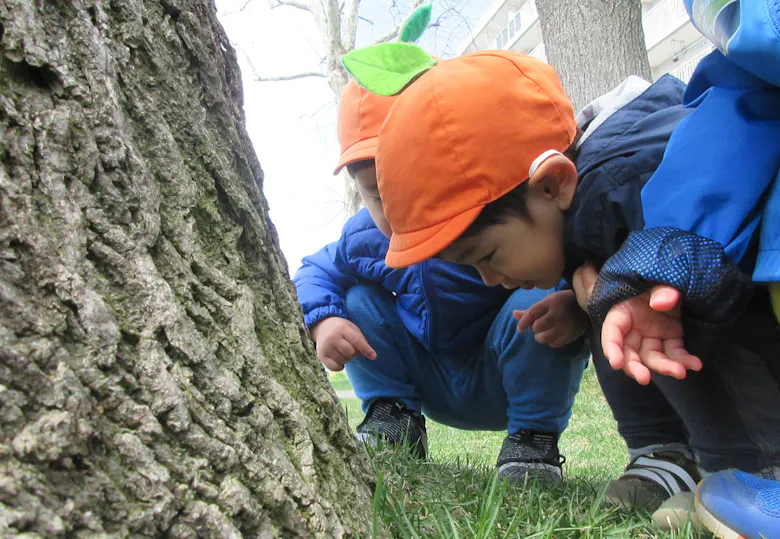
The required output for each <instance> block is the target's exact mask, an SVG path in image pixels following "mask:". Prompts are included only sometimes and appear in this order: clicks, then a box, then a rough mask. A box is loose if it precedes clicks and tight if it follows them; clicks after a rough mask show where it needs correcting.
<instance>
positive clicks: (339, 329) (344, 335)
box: [311, 316, 376, 372]
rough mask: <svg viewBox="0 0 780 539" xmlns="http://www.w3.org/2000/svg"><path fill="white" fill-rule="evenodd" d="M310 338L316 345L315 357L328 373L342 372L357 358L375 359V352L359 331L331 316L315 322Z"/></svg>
mask: <svg viewBox="0 0 780 539" xmlns="http://www.w3.org/2000/svg"><path fill="white" fill-rule="evenodd" d="M311 336H312V339H314V342H315V343H316V344H317V357H318V358H319V359H320V361H321V362H322V364H323V365H325V367H327V368H328V370H330V371H334V372H336V371H340V370H343V369H344V365H346V364H347V363H349V362H350V360H352V359H353V358H355V357H357V356H366V357H367V358H368V359H376V352H375V351H374V349H373V348H371V346H370V345H369V344H368V341H367V340H366V338H365V337H364V336H363V333H362V332H361V331H360V329H358V327H357V326H356V325H355V324H353V323H352V322H350V321H349V320H346V319H344V318H339V317H336V316H333V317H331V318H326V319H325V320H321V321H319V322H317V323H316V324H315V325H314V327H313V328H312V329H311Z"/></svg>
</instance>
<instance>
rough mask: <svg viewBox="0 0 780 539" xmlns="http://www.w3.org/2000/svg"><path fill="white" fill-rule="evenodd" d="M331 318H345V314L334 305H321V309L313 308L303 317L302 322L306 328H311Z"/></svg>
mask: <svg viewBox="0 0 780 539" xmlns="http://www.w3.org/2000/svg"><path fill="white" fill-rule="evenodd" d="M332 316H338V317H339V318H347V313H345V312H344V311H343V310H342V309H340V308H339V307H337V306H336V305H323V306H322V307H315V308H314V309H312V310H311V311H309V312H308V313H306V314H304V315H303V322H304V323H305V324H306V327H308V328H311V327H312V326H313V325H315V324H316V323H317V322H320V321H321V320H325V319H326V318H330V317H332Z"/></svg>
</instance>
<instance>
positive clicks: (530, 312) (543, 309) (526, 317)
mask: <svg viewBox="0 0 780 539" xmlns="http://www.w3.org/2000/svg"><path fill="white" fill-rule="evenodd" d="M548 310H549V306H548V305H547V304H546V303H544V300H542V301H540V302H538V303H535V304H533V305H531V307H529V308H528V309H526V310H525V311H524V312H523V316H522V318H521V319H520V321H519V322H518V323H517V331H519V332H521V333H522V332H523V331H526V330H527V329H528V328H530V327H531V326H533V324H534V323H535V322H536V321H537V320H539V318H541V317H542V316H544V315H545V314H547V311H548ZM534 331H535V330H534Z"/></svg>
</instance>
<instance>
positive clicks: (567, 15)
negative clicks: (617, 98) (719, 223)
mask: <svg viewBox="0 0 780 539" xmlns="http://www.w3.org/2000/svg"><path fill="white" fill-rule="evenodd" d="M536 5H537V9H538V11H539V22H540V24H541V26H542V36H543V38H544V44H545V48H546V50H547V59H548V61H549V62H550V65H552V66H553V67H554V68H555V69H556V70H557V71H558V74H559V75H560V77H561V81H562V82H563V87H564V88H565V89H566V92H567V93H568V94H569V97H570V98H571V100H572V103H574V108H575V110H579V109H580V108H582V107H584V106H585V105H587V104H588V103H589V102H590V101H592V100H593V99H595V98H597V97H599V96H600V95H602V94H605V93H607V92H609V91H610V90H612V89H613V88H614V87H615V86H617V85H618V84H620V83H621V82H622V81H623V80H624V79H625V78H626V77H628V76H629V75H639V76H640V77H643V78H645V79H647V80H652V79H651V77H652V75H651V73H650V63H649V62H648V60H647V49H646V48H645V37H644V31H643V30H642V5H641V3H640V1H639V0H620V1H615V0H536Z"/></svg>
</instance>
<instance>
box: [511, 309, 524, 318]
mask: <svg viewBox="0 0 780 539" xmlns="http://www.w3.org/2000/svg"><path fill="white" fill-rule="evenodd" d="M524 314H525V310H522V311H517V310H515V311H512V316H514V317H515V320H520V319H522V318H523V315H524Z"/></svg>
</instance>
